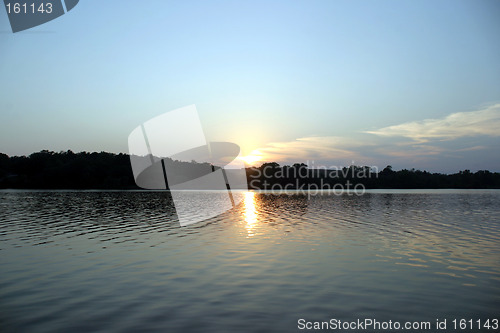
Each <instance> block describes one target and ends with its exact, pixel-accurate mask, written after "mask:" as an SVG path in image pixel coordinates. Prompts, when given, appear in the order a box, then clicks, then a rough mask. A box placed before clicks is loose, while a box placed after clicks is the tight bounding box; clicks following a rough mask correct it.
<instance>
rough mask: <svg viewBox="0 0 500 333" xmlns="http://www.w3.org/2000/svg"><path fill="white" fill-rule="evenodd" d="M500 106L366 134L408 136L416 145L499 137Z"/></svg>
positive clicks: (409, 123)
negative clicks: (481, 137)
mask: <svg viewBox="0 0 500 333" xmlns="http://www.w3.org/2000/svg"><path fill="white" fill-rule="evenodd" d="M499 129H500V104H495V105H493V106H490V107H488V108H485V109H482V110H478V111H472V112H457V113H452V114H450V115H448V116H446V117H444V118H441V119H425V120H422V121H413V122H408V123H404V124H400V125H394V126H389V127H384V128H381V129H378V130H375V131H365V132H364V133H369V134H375V135H378V136H382V137H397V136H400V137H407V138H410V139H412V140H414V141H416V142H420V143H423V142H428V141H429V140H431V139H438V140H439V139H441V140H443V139H444V140H450V139H457V138H461V137H470V136H479V135H488V136H495V137H496V136H500V130H499Z"/></svg>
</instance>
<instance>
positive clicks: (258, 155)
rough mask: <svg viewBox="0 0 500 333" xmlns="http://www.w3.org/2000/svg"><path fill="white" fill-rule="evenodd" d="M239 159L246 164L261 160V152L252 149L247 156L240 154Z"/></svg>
mask: <svg viewBox="0 0 500 333" xmlns="http://www.w3.org/2000/svg"><path fill="white" fill-rule="evenodd" d="M240 159H241V160H242V161H243V162H245V163H246V164H252V163H255V162H258V161H260V160H262V154H261V153H260V152H259V151H258V150H254V151H252V152H251V153H250V155H247V156H240Z"/></svg>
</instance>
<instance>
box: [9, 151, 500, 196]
mask: <svg viewBox="0 0 500 333" xmlns="http://www.w3.org/2000/svg"><path fill="white" fill-rule="evenodd" d="M187 164H189V163H187ZM245 171H246V175H247V181H248V185H249V189H252V190H265V189H268V190H271V189H275V190H318V189H338V190H340V189H344V190H347V189H353V188H354V186H356V185H358V186H362V187H363V188H365V189H500V173H498V172H490V171H487V170H480V171H477V172H471V171H470V170H463V171H460V172H458V173H454V174H441V173H430V172H427V171H420V170H415V169H411V170H407V169H403V170H398V171H395V170H393V169H392V167H391V166H387V167H385V168H384V169H383V170H382V171H378V170H376V171H374V170H372V169H371V168H370V167H368V166H354V165H351V166H349V167H344V168H343V169H340V170H327V169H308V168H307V166H306V165H305V164H299V163H296V164H294V165H292V166H288V165H285V166H280V165H279V164H278V163H264V164H262V165H261V166H260V167H249V168H246V170H245ZM0 189H26V190H28V189H30V190H131V191H134V190H142V189H141V188H139V187H138V186H137V185H136V184H135V181H134V177H133V173H132V168H131V166H130V156H129V155H128V154H123V153H120V154H113V153H107V152H100V153H95V152H94V153H88V152H81V153H73V152H72V151H71V150H68V151H66V152H59V153H56V152H51V151H47V150H43V151H40V152H37V153H33V154H31V155H29V156H13V157H9V156H7V155H5V154H2V153H0Z"/></svg>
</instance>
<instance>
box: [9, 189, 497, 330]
mask: <svg viewBox="0 0 500 333" xmlns="http://www.w3.org/2000/svg"><path fill="white" fill-rule="evenodd" d="M242 195H243V196H244V198H243V201H242V202H241V203H240V204H239V205H238V206H237V207H236V208H234V209H232V210H230V211H227V212H225V213H223V214H221V215H219V216H217V217H215V218H211V219H209V220H207V221H203V222H200V223H196V224H193V225H189V226H186V227H180V226H179V222H178V221H177V218H176V213H175V209H174V207H173V204H172V200H171V198H170V196H169V193H168V192H148V191H108V192H106V191H0V331H2V332H98V331H102V332H137V331H141V332H148V331H152V332H156V331H161V332H234V331H239V332H290V331H301V330H300V329H299V326H301V325H302V328H306V325H309V326H308V327H312V326H311V325H314V322H316V321H318V322H328V323H330V320H332V319H335V320H341V321H342V322H350V321H356V320H358V319H360V320H364V319H366V318H371V319H373V320H376V321H379V322H389V321H392V322H393V323H394V322H401V323H405V322H430V323H432V329H430V330H427V332H431V331H435V326H436V320H438V321H443V320H445V319H446V320H447V323H446V324H447V331H452V330H453V322H452V321H453V320H454V319H455V320H457V322H458V321H459V320H461V319H465V320H470V319H472V320H473V324H472V325H478V324H477V323H476V321H477V320H481V321H482V322H481V325H482V323H485V322H486V320H488V319H489V320H490V322H489V323H490V324H493V320H494V319H495V318H497V320H498V319H500V315H499V314H500V191H498V190H491V191H487V190H420V191H411V190H406V191H396V190H378V191H375V190H374V191H367V193H365V194H364V195H362V196H357V195H352V193H344V194H342V195H333V194H331V193H328V192H325V193H322V194H320V195H312V196H310V195H307V194H300V193H287V194H272V193H256V192H247V193H243V194H242ZM299 320H302V321H301V322H300V323H301V324H299ZM458 323H459V322H458ZM467 323H468V322H467ZM370 328H373V327H370ZM473 330H474V331H478V329H477V327H473ZM337 331H340V330H337ZM353 331H358V329H355V330H353ZM376 331H381V330H379V329H376ZM441 331H442V330H441ZM457 331H458V330H457ZM469 331H470V330H469ZM480 331H481V332H484V331H488V330H487V329H486V328H482V329H481V330H480ZM489 331H493V330H492V329H490V330H489Z"/></svg>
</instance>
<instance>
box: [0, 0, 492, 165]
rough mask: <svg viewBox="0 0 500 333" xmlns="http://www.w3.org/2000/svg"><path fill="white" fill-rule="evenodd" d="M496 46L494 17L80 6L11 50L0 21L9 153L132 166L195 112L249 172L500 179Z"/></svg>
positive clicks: (405, 11)
mask: <svg viewBox="0 0 500 333" xmlns="http://www.w3.org/2000/svg"><path fill="white" fill-rule="evenodd" d="M499 40H500V2H498V1H480V0H479V1H456V0H454V1H334V0H332V1H296V0H289V1H245V2H244V1H176V2H173V1H160V0H158V1H153V0H149V1H141V2H137V1H99V0H81V1H80V3H79V4H78V5H77V6H76V7H75V8H74V9H73V10H72V11H71V12H69V13H67V14H66V15H63V16H62V17H60V18H58V19H55V20H53V21H51V22H48V23H46V24H44V25H41V26H39V27H36V28H33V29H30V30H27V31H25V32H19V33H16V34H13V33H12V32H11V30H10V26H9V23H8V19H7V15H6V12H5V10H3V9H2V10H0V73H1V76H0V152H4V153H7V154H9V155H20V154H30V153H32V152H35V151H39V150H42V149H49V150H54V151H59V150H67V149H72V150H73V151H82V150H86V151H102V150H105V151H112V152H127V151H128V148H127V137H128V135H129V133H130V132H131V131H132V130H133V129H134V128H135V127H136V126H138V125H139V124H141V123H143V122H144V121H146V120H148V119H150V118H152V117H155V116H157V115H159V114H161V113H163V112H166V111H169V110H173V109H176V108H179V107H183V106H186V105H191V104H195V105H196V106H197V109H198V112H199V114H200V117H201V120H202V123H203V126H204V129H205V134H206V136H207V139H208V140H209V141H231V142H235V143H237V144H239V145H240V146H241V147H242V150H243V154H244V155H247V156H254V157H255V159H256V158H260V161H258V162H255V164H260V163H261V161H265V160H276V161H278V162H279V163H282V164H288V163H293V162H306V161H314V162H315V164H317V165H326V166H329V165H335V166H340V165H347V164H350V163H352V162H353V161H354V163H355V164H366V165H376V166H379V167H382V168H383V167H384V166H385V165H387V164H391V165H393V167H394V168H396V169H400V168H413V167H415V168H419V169H427V170H430V171H438V172H455V171H458V170H463V169H466V168H468V169H471V170H478V169H489V170H495V171H500V157H499V156H500V144H499V143H500V141H499V136H500V60H499V59H500V43H499V42H498V41H499ZM496 128H498V129H499V130H498V131H496V130H495V129H496ZM497 132H498V133H497ZM250 160H252V158H249V161H250Z"/></svg>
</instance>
